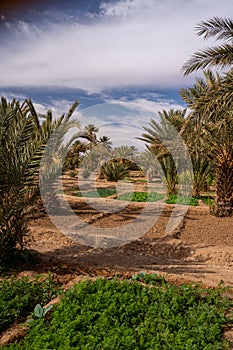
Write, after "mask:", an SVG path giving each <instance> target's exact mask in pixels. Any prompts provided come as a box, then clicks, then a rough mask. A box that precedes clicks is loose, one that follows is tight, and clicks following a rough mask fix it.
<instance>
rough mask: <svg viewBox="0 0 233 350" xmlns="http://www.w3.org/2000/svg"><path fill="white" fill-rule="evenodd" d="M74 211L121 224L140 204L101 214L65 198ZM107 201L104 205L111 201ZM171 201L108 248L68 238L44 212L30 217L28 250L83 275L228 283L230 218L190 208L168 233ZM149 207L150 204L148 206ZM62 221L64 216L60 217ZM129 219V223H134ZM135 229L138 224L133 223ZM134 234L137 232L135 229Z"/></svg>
mask: <svg viewBox="0 0 233 350" xmlns="http://www.w3.org/2000/svg"><path fill="white" fill-rule="evenodd" d="M68 199H69V203H70V204H71V206H72V208H73V210H74V212H75V213H76V215H78V217H79V218H80V219H81V220H82V221H83V222H86V223H88V225H92V227H93V229H94V228H95V227H103V228H109V229H110V232H111V228H113V227H121V226H122V227H123V226H124V225H126V224H127V223H129V222H130V221H132V220H134V219H135V218H136V217H137V216H138V215H140V213H141V210H142V209H143V204H142V203H130V204H129V205H128V206H127V207H126V208H125V209H123V210H122V211H120V212H118V213H112V214H109V213H106V214H101V213H99V212H98V211H96V210H95V209H94V208H92V207H91V206H89V205H88V204H87V203H85V201H84V200H83V199H79V198H74V197H71V196H69V197H68ZM101 201H105V202H106V201H108V203H109V205H110V202H111V201H114V200H113V199H112V200H106V199H101ZM172 210H173V206H172V205H164V207H163V211H162V213H161V214H160V216H159V219H158V221H157V222H156V223H155V225H154V226H153V227H152V228H150V229H149V230H148V231H147V232H146V233H144V234H143V236H142V237H140V238H138V239H136V240H134V241H132V242H130V243H127V244H125V245H122V246H119V247H115V248H114V247H113V248H98V247H97V248H93V247H91V246H87V245H83V244H79V243H76V242H73V241H72V240H71V239H69V238H68V237H67V236H66V235H64V234H63V233H61V232H60V231H59V230H58V229H57V228H56V227H55V226H54V225H53V224H52V222H51V221H50V220H49V218H48V217H47V216H44V217H40V218H37V219H34V220H32V221H30V230H31V236H30V238H29V241H30V248H31V249H32V250H34V251H36V252H38V253H40V254H39V255H40V259H42V260H41V261H43V262H44V263H45V264H49V265H50V266H51V267H52V266H65V267H67V268H68V270H69V269H70V271H71V270H72V271H76V272H77V273H78V271H83V272H85V273H87V274H91V275H96V274H108V273H109V274H112V273H114V272H116V273H117V272H119V273H121V272H122V273H123V272H126V271H127V272H135V271H141V270H143V271H148V272H156V273H160V274H165V275H169V276H171V277H172V276H173V277H174V278H178V279H184V280H192V281H201V282H203V283H204V284H206V285H210V286H216V285H217V284H218V283H219V282H224V284H226V285H229V286H233V240H232V236H233V227H232V226H233V218H216V217H214V216H212V215H210V214H209V208H208V207H207V206H204V205H203V206H199V207H189V209H188V212H187V213H186V215H185V218H184V220H183V222H182V224H181V225H180V226H179V228H178V229H176V230H175V231H174V232H173V233H171V234H167V232H166V225H167V222H168V219H169V217H170V215H171V213H172ZM152 211H153V208H152ZM64 219H65V218H64ZM133 222H134V221H133ZM134 226H135V228H134V229H135V230H136V231H137V223H135V225H134ZM137 234H138V232H137Z"/></svg>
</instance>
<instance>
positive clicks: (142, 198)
mask: <svg viewBox="0 0 233 350" xmlns="http://www.w3.org/2000/svg"><path fill="white" fill-rule="evenodd" d="M163 198H164V195H163V194H160V193H157V192H149V193H147V192H128V193H124V194H121V195H120V196H118V197H117V199H119V200H125V201H130V202H156V201H158V200H160V199H163Z"/></svg>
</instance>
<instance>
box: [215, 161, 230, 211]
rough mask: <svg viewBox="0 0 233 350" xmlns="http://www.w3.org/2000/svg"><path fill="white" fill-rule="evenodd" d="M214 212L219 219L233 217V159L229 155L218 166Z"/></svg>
mask: <svg viewBox="0 0 233 350" xmlns="http://www.w3.org/2000/svg"><path fill="white" fill-rule="evenodd" d="M214 212H215V215H216V216H219V217H226V216H232V215H233V159H232V157H230V156H229V155H228V157H224V159H221V163H220V164H219V165H216V198H215V204H214Z"/></svg>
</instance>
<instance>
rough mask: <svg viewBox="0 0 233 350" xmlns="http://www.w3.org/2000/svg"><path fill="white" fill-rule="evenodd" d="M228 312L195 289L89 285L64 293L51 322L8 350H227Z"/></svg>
mask: <svg viewBox="0 0 233 350" xmlns="http://www.w3.org/2000/svg"><path fill="white" fill-rule="evenodd" d="M145 277H146V276H145V275H144V276H140V278H141V279H142V281H143V278H145ZM151 279H152V281H153V278H151ZM156 279H158V276H155V280H156ZM150 282H151V281H149V282H148V283H150ZM229 306H230V303H229V301H228V300H226V299H222V297H221V293H220V291H219V290H217V291H216V290H202V289H201V288H200V287H199V286H198V285H194V284H188V285H187V284H186V285H182V286H175V285H170V284H168V283H165V282H164V281H163V279H159V280H158V282H157V283H156V281H155V283H154V285H153V286H152V285H149V286H147V285H143V284H141V283H139V282H137V281H133V280H131V281H123V282H122V281H120V280H118V279H114V280H107V279H98V280H96V281H90V280H89V281H85V282H81V283H79V284H77V285H75V286H74V287H73V288H72V289H70V290H69V291H67V292H66V293H65V296H64V297H63V298H62V299H61V301H60V303H59V304H57V305H54V307H53V309H52V310H53V311H52V313H51V315H50V318H49V319H38V320H35V321H33V323H32V326H31V329H30V331H29V333H28V334H27V335H26V337H25V338H24V339H23V340H22V341H21V342H20V343H18V344H17V343H16V344H12V345H10V346H9V349H14V350H15V349H80V350H87V349H89V350H97V349H106V350H116V349H127V350H130V349H132V350H148V349H159V350H187V349H195V350H203V349H206V350H207V349H210V350H214V349H216V350H217V349H218V350H220V349H228V347H227V342H226V341H225V342H224V341H223V340H222V329H223V326H224V325H225V324H226V318H225V316H224V314H225V312H226V310H227V309H228V308H229Z"/></svg>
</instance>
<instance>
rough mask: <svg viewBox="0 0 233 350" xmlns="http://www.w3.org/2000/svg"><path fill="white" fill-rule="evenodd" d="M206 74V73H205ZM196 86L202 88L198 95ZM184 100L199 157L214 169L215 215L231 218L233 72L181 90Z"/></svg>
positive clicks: (232, 187) (232, 196) (232, 183)
mask: <svg viewBox="0 0 233 350" xmlns="http://www.w3.org/2000/svg"><path fill="white" fill-rule="evenodd" d="M206 74H207V73H206ZM195 85H196V86H197V85H198V86H199V87H200V85H201V87H202V88H200V89H199V93H196V94H192V92H193V91H195ZM182 94H183V96H184V97H185V98H186V101H187V102H188V106H189V107H190V109H191V112H190V115H189V117H188V120H187V125H186V127H188V124H189V128H191V129H192V128H193V133H194V134H196V139H197V140H198V143H199V145H200V147H202V150H203V151H202V153H203V154H204V156H205V157H206V156H207V157H208V158H209V159H210V161H211V162H212V164H213V166H214V171H215V178H216V198H215V206H214V211H215V214H216V215H217V216H232V215H233V117H232V110H233V72H232V71H229V72H228V73H227V74H225V75H224V76H223V77H221V78H220V77H219V76H218V75H217V76H216V77H215V79H214V75H213V73H212V79H211V84H206V85H205V86H204V83H203V82H202V84H200V80H198V79H197V81H196V83H195V84H194V87H193V88H189V89H188V90H187V91H186V94H185V90H183V92H182Z"/></svg>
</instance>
